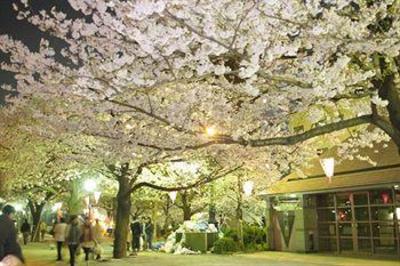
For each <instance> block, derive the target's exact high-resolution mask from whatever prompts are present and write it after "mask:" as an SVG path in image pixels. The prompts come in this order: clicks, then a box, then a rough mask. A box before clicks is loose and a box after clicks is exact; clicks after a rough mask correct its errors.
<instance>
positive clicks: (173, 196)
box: [168, 191, 178, 202]
mask: <svg viewBox="0 0 400 266" xmlns="http://www.w3.org/2000/svg"><path fill="white" fill-rule="evenodd" d="M177 194H178V192H176V191H171V192H169V193H168V196H169V198H170V199H171V200H172V202H175V200H176V195H177Z"/></svg>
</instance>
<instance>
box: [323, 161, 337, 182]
mask: <svg viewBox="0 0 400 266" xmlns="http://www.w3.org/2000/svg"><path fill="white" fill-rule="evenodd" d="M319 162H320V164H321V167H322V169H323V170H324V173H325V176H326V177H327V178H328V180H329V182H332V177H333V174H334V170H335V159H334V158H332V157H330V158H323V159H320V160H319Z"/></svg>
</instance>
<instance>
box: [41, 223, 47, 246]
mask: <svg viewBox="0 0 400 266" xmlns="http://www.w3.org/2000/svg"><path fill="white" fill-rule="evenodd" d="M46 232H47V224H46V223H45V222H44V221H41V222H40V241H42V242H43V241H44V238H45V236H46Z"/></svg>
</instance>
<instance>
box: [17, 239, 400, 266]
mask: <svg viewBox="0 0 400 266" xmlns="http://www.w3.org/2000/svg"><path fill="white" fill-rule="evenodd" d="M55 253H56V251H55V250H50V248H49V246H48V245H45V244H30V245H28V247H26V248H25V247H24V254H25V257H26V259H27V266H50V265H56V266H66V265H68V264H67V263H66V262H57V263H56V261H55ZM82 257H83V256H80V259H82ZM78 265H79V266H83V265H86V263H84V262H83V261H80V262H79V264H78ZM89 265H93V266H94V265H98V266H101V265H103V266H117V265H118V266H128V265H143V266H264V265H268V266H317V265H318V266H319V265H321V266H358V265H359V266H400V260H397V261H396V260H378V259H376V258H371V257H367V258H349V257H339V256H333V255H332V256H328V255H319V254H296V253H285V252H259V253H253V254H235V255H214V254H207V255H191V256H183V255H171V254H163V253H158V252H142V253H140V254H139V256H138V257H135V258H126V259H122V260H110V261H108V262H95V261H91V262H90V263H89Z"/></svg>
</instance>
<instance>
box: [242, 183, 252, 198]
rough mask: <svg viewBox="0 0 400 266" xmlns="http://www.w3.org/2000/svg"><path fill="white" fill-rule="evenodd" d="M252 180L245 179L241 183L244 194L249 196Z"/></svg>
mask: <svg viewBox="0 0 400 266" xmlns="http://www.w3.org/2000/svg"><path fill="white" fill-rule="evenodd" d="M253 187H254V182H253V181H246V182H244V184H243V191H244V194H245V195H246V196H250V195H251V193H252V192H253Z"/></svg>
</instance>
